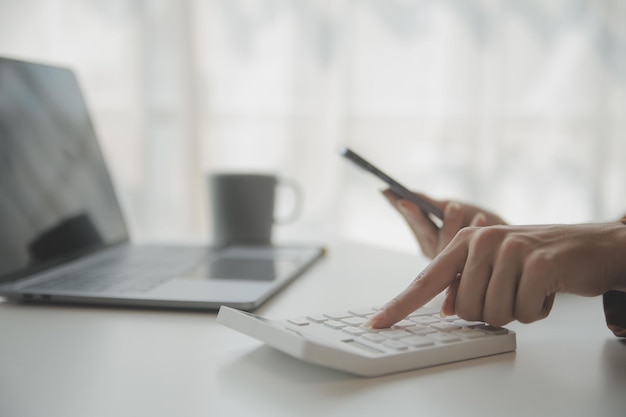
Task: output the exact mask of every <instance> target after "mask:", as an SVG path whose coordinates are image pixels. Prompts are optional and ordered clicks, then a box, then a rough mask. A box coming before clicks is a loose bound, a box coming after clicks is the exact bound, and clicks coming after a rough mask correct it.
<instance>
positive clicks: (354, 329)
mask: <svg viewBox="0 0 626 417" xmlns="http://www.w3.org/2000/svg"><path fill="white" fill-rule="evenodd" d="M343 331H344V332H345V333H348V334H351V335H353V336H361V335H362V334H363V333H365V330H363V329H362V328H360V327H352V326H349V327H344V328H343ZM477 333H480V332H477ZM481 334H482V333H481Z"/></svg>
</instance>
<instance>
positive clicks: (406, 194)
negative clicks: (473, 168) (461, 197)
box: [339, 147, 443, 227]
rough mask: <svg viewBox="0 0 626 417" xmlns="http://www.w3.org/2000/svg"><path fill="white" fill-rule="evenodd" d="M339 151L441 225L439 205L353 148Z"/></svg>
mask: <svg viewBox="0 0 626 417" xmlns="http://www.w3.org/2000/svg"><path fill="white" fill-rule="evenodd" d="M339 153H341V155H343V156H344V157H345V158H347V159H349V160H350V161H352V162H354V163H355V164H356V165H357V166H359V167H360V168H363V169H364V170H366V171H367V172H369V173H372V174H374V175H375V176H377V177H378V178H380V179H381V180H383V181H384V182H386V183H387V185H389V189H390V190H391V191H393V192H394V193H396V194H397V195H398V196H399V197H401V198H405V199H407V200H410V201H411V202H413V203H415V204H417V206H418V207H419V208H421V209H422V211H423V212H424V213H425V214H426V215H428V217H429V218H430V220H431V221H433V223H434V224H435V226H438V227H441V222H442V221H443V212H442V211H441V209H440V208H439V207H437V206H435V205H434V204H432V203H431V202H430V201H428V200H426V199H424V198H422V197H420V196H418V195H417V194H414V193H413V192H411V191H410V190H409V189H408V188H406V187H405V186H404V185H402V184H400V183H399V182H398V181H396V180H394V179H393V178H391V177H390V176H389V175H387V174H385V173H384V172H383V171H381V170H380V169H378V168H377V167H376V166H374V165H373V164H372V163H371V162H368V161H367V160H365V159H364V158H363V157H362V156H360V155H358V154H357V153H356V152H354V151H353V150H351V149H349V148H346V147H343V148H341V149H340V151H339ZM433 217H434V218H433Z"/></svg>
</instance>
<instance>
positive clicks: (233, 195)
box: [209, 173, 302, 246]
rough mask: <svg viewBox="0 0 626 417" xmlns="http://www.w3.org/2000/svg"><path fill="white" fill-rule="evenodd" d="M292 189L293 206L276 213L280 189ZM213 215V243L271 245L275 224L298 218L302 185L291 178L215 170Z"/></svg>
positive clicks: (211, 184) (211, 180)
mask: <svg viewBox="0 0 626 417" xmlns="http://www.w3.org/2000/svg"><path fill="white" fill-rule="evenodd" d="M278 187H286V188H289V189H290V190H291V191H292V193H293V194H294V207H293V209H292V211H291V213H290V214H289V215H287V216H285V217H281V218H277V217H276V215H275V207H276V196H277V192H276V191H277V188H278ZM209 198H210V204H211V207H212V217H213V244H214V245H216V246H226V245H231V244H245V245H271V243H272V229H273V226H274V224H286V223H289V222H292V221H293V220H295V219H296V218H297V216H298V215H299V212H300V206H301V200H302V197H301V193H300V189H299V187H298V186H297V185H296V184H295V183H294V182H293V181H290V180H286V179H282V178H279V177H277V176H275V175H266V174H238V173H237V174H234V173H216V174H211V175H209Z"/></svg>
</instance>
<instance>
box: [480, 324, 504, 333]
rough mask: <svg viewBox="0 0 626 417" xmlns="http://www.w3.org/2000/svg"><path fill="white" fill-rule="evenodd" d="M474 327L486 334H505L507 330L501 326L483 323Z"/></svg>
mask: <svg viewBox="0 0 626 417" xmlns="http://www.w3.org/2000/svg"><path fill="white" fill-rule="evenodd" d="M476 329H477V330H480V331H482V332H485V333H487V334H507V333H508V332H509V331H508V330H507V329H505V328H503V327H495V326H490V325H488V324H484V323H483V324H481V325H479V326H476Z"/></svg>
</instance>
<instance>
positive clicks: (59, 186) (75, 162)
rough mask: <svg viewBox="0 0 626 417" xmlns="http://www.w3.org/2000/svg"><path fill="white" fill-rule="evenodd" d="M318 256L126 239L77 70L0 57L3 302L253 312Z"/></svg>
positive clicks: (297, 249)
mask: <svg viewBox="0 0 626 417" xmlns="http://www.w3.org/2000/svg"><path fill="white" fill-rule="evenodd" d="M323 252H324V251H323V248H322V247H319V246H315V245H310V246H307V245H303V246H255V245H233V246H227V247H220V248H211V247H207V246H179V245H169V246H168V245H138V244H133V243H131V242H130V239H129V234H128V230H127V227H126V224H125V221H124V216H123V213H122V211H121V209H120V205H119V202H118V199H117V197H116V194H115V190H114V187H113V184H112V182H111V178H110V176H109V172H108V170H107V167H106V164H105V161H104V159H103V157H102V154H101V151H100V149H99V145H98V140H97V138H96V135H95V132H94V129H93V126H92V123H91V120H90V116H89V113H88V110H87V107H86V104H85V100H84V98H83V95H82V93H81V91H80V88H79V85H78V82H77V79H76V77H75V75H74V73H73V72H72V71H71V70H69V69H67V68H58V67H53V66H49V65H42V64H36V63H29V62H23V61H18V60H13V59H6V58H0V296H4V297H5V298H8V299H11V300H27V301H32V302H63V303H81V304H108V305H128V306H151V307H172V308H194V309H217V308H219V307H220V306H221V305H227V306H232V307H236V308H240V309H244V310H252V309H254V308H256V307H258V306H259V305H260V304H261V303H263V302H264V301H265V300H267V299H268V298H269V297H271V296H272V295H273V294H275V293H276V292H277V291H278V290H280V289H281V288H282V287H284V286H285V285H286V284H287V283H288V282H289V281H291V280H293V279H294V278H295V277H297V276H298V275H300V274H301V273H302V272H303V271H304V270H305V269H306V268H307V267H309V266H310V265H312V264H313V263H314V262H315V261H316V260H317V259H319V258H320V257H321V256H322V255H323Z"/></svg>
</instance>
